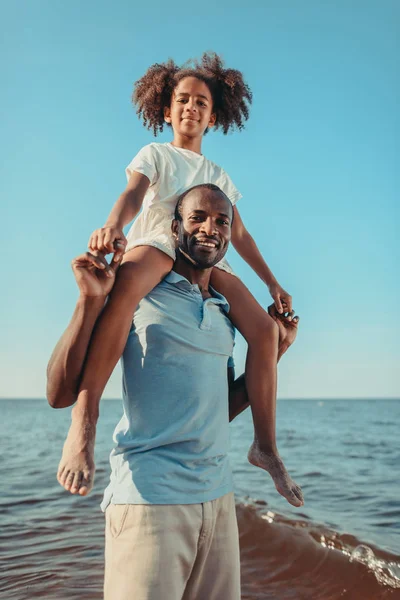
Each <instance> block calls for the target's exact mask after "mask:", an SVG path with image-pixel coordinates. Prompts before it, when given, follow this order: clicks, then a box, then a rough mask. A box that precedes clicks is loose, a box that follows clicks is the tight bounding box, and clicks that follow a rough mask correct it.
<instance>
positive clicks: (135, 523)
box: [104, 493, 240, 600]
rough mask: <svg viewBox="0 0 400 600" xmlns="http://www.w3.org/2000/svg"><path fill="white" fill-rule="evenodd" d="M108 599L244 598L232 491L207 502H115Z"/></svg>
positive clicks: (110, 511) (109, 521) (109, 520)
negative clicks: (241, 594)
mask: <svg viewBox="0 0 400 600" xmlns="http://www.w3.org/2000/svg"><path fill="white" fill-rule="evenodd" d="M105 557H106V567H105V580H104V599H105V600H240V558H239V535H238V527H237V521H236V510H235V500H234V496H233V493H230V494H226V495H225V496H222V498H218V499H217V500H212V501H211V502H204V503H203V504H167V505H162V504H157V505H156V504H111V505H109V506H108V508H107V510H106V551H105Z"/></svg>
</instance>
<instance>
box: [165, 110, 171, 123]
mask: <svg viewBox="0 0 400 600" xmlns="http://www.w3.org/2000/svg"><path fill="white" fill-rule="evenodd" d="M164 121H165V122H166V123H171V121H172V119H171V109H170V107H169V106H164Z"/></svg>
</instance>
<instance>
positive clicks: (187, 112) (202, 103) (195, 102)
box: [164, 77, 215, 138]
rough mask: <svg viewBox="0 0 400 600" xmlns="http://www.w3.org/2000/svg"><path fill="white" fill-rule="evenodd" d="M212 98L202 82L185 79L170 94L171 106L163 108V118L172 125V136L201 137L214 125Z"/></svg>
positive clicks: (194, 79) (193, 78) (194, 78)
mask: <svg viewBox="0 0 400 600" xmlns="http://www.w3.org/2000/svg"><path fill="white" fill-rule="evenodd" d="M212 108H213V105H212V96H211V92H210V89H209V87H208V86H207V84H206V83H204V81H201V80H200V79H197V78H196V77H185V78H184V79H182V80H181V81H180V82H179V83H178V85H177V86H176V88H175V89H174V91H173V92H172V99H171V106H170V107H165V109H164V118H165V121H166V122H167V123H170V124H171V125H172V128H173V130H174V134H175V135H176V134H180V135H184V136H185V137H191V138H192V137H193V138H194V137H202V136H203V134H204V132H205V131H206V129H208V128H209V127H212V126H213V125H214V124H215V114H214V113H213V112H212Z"/></svg>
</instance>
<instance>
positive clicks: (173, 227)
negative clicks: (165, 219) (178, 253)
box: [171, 219, 179, 242]
mask: <svg viewBox="0 0 400 600" xmlns="http://www.w3.org/2000/svg"><path fill="white" fill-rule="evenodd" d="M178 226H179V223H178V221H177V220H176V219H173V221H172V223H171V230H172V235H173V238H174V240H175V242H177V241H178Z"/></svg>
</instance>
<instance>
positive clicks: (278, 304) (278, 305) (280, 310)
mask: <svg viewBox="0 0 400 600" xmlns="http://www.w3.org/2000/svg"><path fill="white" fill-rule="evenodd" d="M274 300H275V306H276V310H277V311H278V313H279V314H280V315H281V314H282V313H283V307H282V303H281V299H280V297H279V296H277V298H274Z"/></svg>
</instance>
